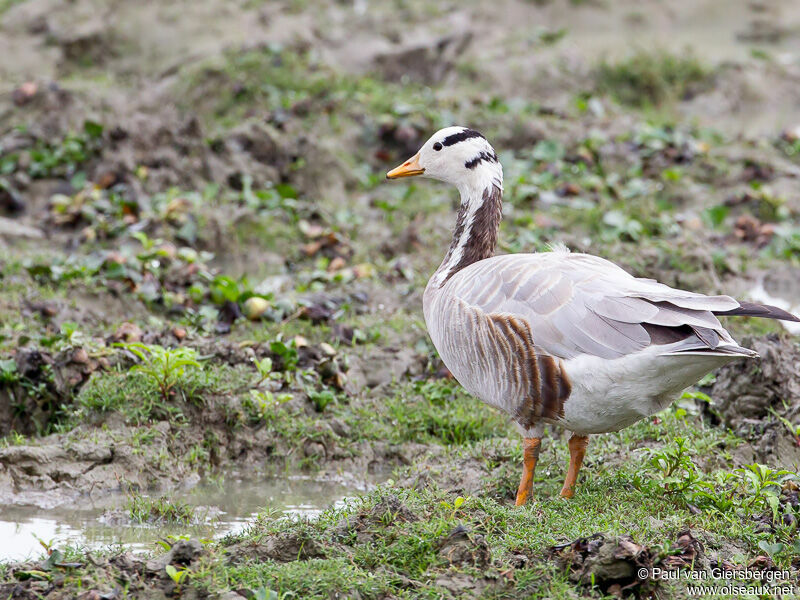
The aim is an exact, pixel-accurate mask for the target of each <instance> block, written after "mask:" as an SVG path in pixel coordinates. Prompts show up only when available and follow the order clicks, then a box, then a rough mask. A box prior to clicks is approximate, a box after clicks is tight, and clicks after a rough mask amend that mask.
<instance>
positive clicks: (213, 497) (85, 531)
mask: <svg viewBox="0 0 800 600" xmlns="http://www.w3.org/2000/svg"><path fill="white" fill-rule="evenodd" d="M367 487H368V484H367V483H366V482H365V483H364V484H363V486H358V485H357V486H355V488H354V486H353V485H352V483H348V484H347V485H345V484H344V483H341V482H332V481H319V480H314V479H308V478H280V479H278V478H273V479H266V480H260V481H225V482H224V483H221V484H218V485H217V484H201V485H198V486H197V487H195V488H193V489H191V490H188V491H183V492H171V493H169V494H168V497H169V498H170V499H172V500H181V501H183V502H186V503H187V504H189V505H191V506H196V507H200V508H199V509H198V510H197V511H196V514H198V515H200V517H201V519H199V520H200V521H201V522H203V521H204V523H203V524H198V525H159V526H148V525H130V524H123V525H120V524H113V522H114V521H113V519H108V518H107V516H108V515H113V514H123V513H124V511H119V512H115V513H114V512H110V511H114V509H122V508H124V506H125V504H126V501H127V497H126V496H125V495H124V494H116V495H112V496H106V497H104V498H103V499H102V500H99V501H97V502H92V501H91V500H90V499H88V498H86V499H81V500H79V501H78V502H76V503H74V504H72V505H67V506H60V507H58V508H54V509H49V510H48V509H42V508H37V507H32V506H0V561H6V560H15V561H16V560H25V559H28V558H38V557H40V556H41V555H42V553H43V552H44V548H43V546H42V544H41V543H40V541H39V540H41V541H42V542H44V543H46V544H51V545H52V546H53V547H56V548H57V547H61V546H64V545H65V544H77V545H82V546H87V547H90V548H104V547H109V546H117V545H119V544H123V545H124V546H125V547H126V548H128V549H131V550H134V551H140V552H144V551H149V550H154V549H156V545H155V542H156V541H157V540H159V539H163V538H165V537H166V536H167V535H190V536H192V537H198V538H215V537H221V536H223V535H225V534H227V533H232V532H237V531H241V530H242V529H244V528H245V527H247V525H248V523H250V522H251V521H252V520H253V518H254V517H255V516H256V515H257V514H258V513H259V512H263V511H265V510H270V511H277V512H279V513H283V514H285V515H287V516H291V517H315V516H317V515H318V514H320V513H321V512H322V511H323V510H324V509H326V508H328V507H330V506H332V505H336V504H339V503H341V502H343V499H344V498H345V497H346V496H353V495H355V494H356V493H357V492H358V491H363V490H364V489H366V488H367ZM159 495H160V494H152V495H151V496H153V497H158V496H159ZM104 515H106V517H104ZM202 517H205V518H202ZM109 521H110V522H109Z"/></svg>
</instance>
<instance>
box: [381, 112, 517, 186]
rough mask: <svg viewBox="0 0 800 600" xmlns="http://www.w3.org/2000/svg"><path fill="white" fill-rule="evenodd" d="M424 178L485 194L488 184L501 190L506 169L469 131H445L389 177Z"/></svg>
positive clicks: (475, 135) (439, 132)
mask: <svg viewBox="0 0 800 600" xmlns="http://www.w3.org/2000/svg"><path fill="white" fill-rule="evenodd" d="M414 175H422V176H424V177H430V178H431V179H438V180H439V181H444V182H446V183H450V184H452V185H455V186H456V187H458V188H459V189H460V190H462V192H463V191H465V189H467V188H473V189H477V190H479V192H480V191H482V190H483V189H485V188H486V187H487V186H488V185H489V184H493V185H495V186H497V187H498V188H499V189H502V186H503V169H502V167H501V166H500V162H499V161H498V160H497V154H495V151H494V148H492V146H491V144H490V143H489V142H488V141H487V140H486V138H485V137H483V136H482V135H481V134H480V133H478V132H477V131H475V130H474V129H469V128H467V127H460V126H456V127H445V128H444V129H440V130H439V131H437V132H436V133H434V134H433V135H432V136H431V137H430V139H429V140H428V141H427V142H425V143H424V144H423V145H422V148H420V149H419V152H417V153H416V154H415V155H414V156H412V157H411V158H409V159H408V160H407V161H405V162H404V163H403V164H401V165H400V166H398V167H396V168H394V169H392V170H391V171H389V172H388V173H387V174H386V177H387V178H388V179H397V178H399V177H412V176H414Z"/></svg>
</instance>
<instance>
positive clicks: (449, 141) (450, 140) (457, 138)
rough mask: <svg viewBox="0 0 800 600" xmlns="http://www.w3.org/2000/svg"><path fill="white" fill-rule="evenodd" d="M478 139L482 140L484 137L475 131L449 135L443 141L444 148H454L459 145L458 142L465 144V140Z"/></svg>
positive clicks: (466, 130) (467, 130)
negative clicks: (453, 146)
mask: <svg viewBox="0 0 800 600" xmlns="http://www.w3.org/2000/svg"><path fill="white" fill-rule="evenodd" d="M476 137H479V138H482V137H483V136H482V135H481V134H480V133H478V132H477V131H475V130H474V129H464V130H463V131H459V132H458V133H454V134H452V135H448V136H447V137H446V138H444V139H443V140H442V146H452V145H453V144H457V143H458V142H463V141H464V140H468V139H470V138H476ZM484 139H486V138H484Z"/></svg>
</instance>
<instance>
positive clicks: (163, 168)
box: [0, 0, 800, 600]
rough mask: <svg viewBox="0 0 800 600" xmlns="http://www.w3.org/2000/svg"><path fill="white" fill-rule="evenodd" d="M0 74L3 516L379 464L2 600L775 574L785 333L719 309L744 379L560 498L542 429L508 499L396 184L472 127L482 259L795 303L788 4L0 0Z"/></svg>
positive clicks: (799, 131) (509, 457)
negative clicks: (611, 272)
mask: <svg viewBox="0 0 800 600" xmlns="http://www.w3.org/2000/svg"><path fill="white" fill-rule="evenodd" d="M0 57H2V58H0V211H2V216H0V252H1V254H0V265H1V266H2V270H1V271H0V436H2V437H0V502H1V503H3V504H33V505H37V506H41V507H42V508H43V509H47V508H51V507H54V506H58V505H63V504H65V503H69V502H80V499H81V498H85V497H86V496H87V494H88V495H89V496H91V497H95V496H97V495H103V494H108V493H110V492H115V491H119V490H122V491H125V492H127V493H130V494H132V495H135V494H141V493H152V492H153V491H154V490H158V491H159V492H160V493H165V494H167V495H168V494H169V492H170V490H173V489H176V488H177V487H180V486H185V485H187V482H188V483H192V482H196V481H200V480H202V479H204V478H208V477H216V478H222V479H224V478H226V477H227V478H229V479H230V480H231V481H233V480H234V478H235V477H236V476H240V475H242V474H246V475H248V476H252V475H254V474H270V473H272V474H274V473H284V474H285V473H287V472H292V473H310V474H313V475H315V476H319V477H323V478H334V479H337V480H341V481H345V482H347V481H348V480H358V481H361V480H363V478H364V474H365V473H367V474H370V475H371V476H373V477H374V481H376V482H379V481H384V480H385V479H386V478H387V477H389V478H391V479H390V480H389V482H388V483H383V484H381V485H379V486H378V487H377V488H376V489H375V490H374V491H372V492H370V493H368V494H366V495H364V496H362V497H361V498H360V499H359V500H358V501H355V503H353V504H351V505H349V506H348V507H346V508H344V509H332V510H331V511H329V512H327V513H325V515H323V517H321V518H320V519H319V520H318V521H315V522H312V523H293V522H289V521H286V520H280V519H274V518H271V517H269V515H268V514H265V515H264V516H263V518H260V519H259V520H258V521H257V522H255V523H254V524H253V527H252V528H251V529H250V530H248V531H247V532H246V533H244V534H241V535H240V536H238V537H235V538H226V539H224V540H222V541H221V542H214V543H211V544H201V543H200V542H198V541H196V540H179V541H175V540H173V541H172V542H171V543H170V544H171V548H170V549H169V550H168V551H166V552H164V549H163V548H162V549H161V550H155V551H154V554H153V555H152V556H146V557H141V556H137V555H134V554H131V553H129V552H126V551H125V549H122V550H119V551H115V552H110V553H109V552H89V551H84V550H83V549H80V548H63V549H55V550H57V552H58V554H54V549H53V548H50V549H49V552H50V554H49V556H50V559H49V561H47V559H42V561H39V562H36V561H33V562H30V563H25V564H6V565H3V566H0V594H6V595H10V596H11V597H20V598H28V597H30V598H34V597H40V596H39V595H45V596H46V597H48V598H62V597H63V598H71V597H75V596H76V595H78V594H81V596H80V597H86V598H116V597H126V594H127V597H164V596H167V597H177V596H180V597H219V598H228V600H230V599H231V598H237V597H246V598H250V597H259V598H261V597H273V596H270V595H269V594H270V593H275V594H279V595H280V596H275V597H360V598H373V597H375V598H377V597H380V598H388V597H409V598H411V597H413V598H416V597H431V598H434V597H435V598H449V597H564V598H566V597H574V596H576V595H586V596H597V597H602V596H604V595H613V596H619V595H630V594H634V595H637V596H650V595H653V594H659V595H660V596H662V597H686V594H687V593H688V592H687V591H686V590H685V586H684V585H683V584H681V583H680V582H678V583H672V582H668V583H664V582H655V581H642V580H640V579H637V578H636V576H635V574H634V568H637V567H645V568H652V567H653V566H655V565H661V564H664V565H668V566H671V568H687V567H689V568H698V569H712V568H713V567H714V566H719V565H721V566H722V567H724V568H733V567H734V566H750V567H751V568H755V569H757V570H759V572H773V571H775V570H778V571H780V570H781V569H784V570H785V569H788V570H792V569H796V568H797V566H798V565H797V558H796V557H797V555H798V552H800V549H798V548H797V546H796V543H795V542H794V540H795V539H796V532H797V519H798V518H800V512H798V510H799V509H798V504H797V484H796V478H795V476H794V475H793V474H792V473H796V472H797V471H798V469H800V387H798V385H799V384H798V380H797V377H796V374H797V373H798V370H800V349H798V344H797V342H798V339H797V337H796V334H797V333H798V332H797V331H795V332H794V334H795V335H793V334H792V332H790V331H786V330H784V329H782V328H781V326H780V325H778V324H776V323H773V322H766V321H758V320H754V319H739V320H730V322H729V323H728V325H729V326H730V329H731V331H732V332H733V333H734V334H735V335H736V336H737V338H739V339H743V340H744V341H745V345H747V346H748V347H752V348H754V349H756V350H758V351H759V353H760V354H761V356H762V359H761V361H760V362H752V363H744V362H743V363H737V364H735V365H732V366H730V367H727V368H726V369H724V370H723V371H721V372H720V373H718V374H717V376H716V378H708V379H706V380H704V381H703V382H702V385H700V386H699V387H697V388H694V389H693V390H691V391H690V392H689V393H688V394H686V395H685V396H684V398H682V399H680V401H679V402H678V403H677V404H676V405H675V406H673V407H672V408H670V409H668V410H667V411H665V412H664V413H662V414H660V415H658V416H656V417H653V419H650V420H647V421H646V422H644V423H640V424H638V425H636V426H634V427H632V428H630V429H629V430H626V431H624V432H621V433H619V434H614V435H608V436H602V438H599V439H598V440H597V442H593V446H592V448H591V449H590V454H589V455H588V457H587V464H586V467H585V472H584V475H583V477H582V480H581V482H582V485H583V486H584V487H582V490H584V491H583V492H582V493H581V492H579V495H578V497H577V498H576V499H575V501H574V503H573V504H571V505H566V504H564V503H562V502H561V501H559V500H558V499H557V497H556V496H557V491H558V488H559V487H560V479H561V478H562V477H563V472H564V468H563V464H564V462H565V460H566V459H565V456H566V451H565V445H564V442H563V439H562V433H561V432H560V431H557V430H556V431H552V432H551V434H552V438H553V439H552V440H551V441H549V443H548V446H549V448H548V449H546V453H548V456H547V457H546V458H545V459H543V465H542V467H541V468H540V469H539V472H538V473H537V481H536V492H535V495H537V498H536V500H534V502H533V504H532V505H531V506H529V507H527V508H525V509H522V510H515V509H514V508H513V506H512V505H513V498H514V492H515V487H516V482H517V481H516V478H517V477H518V469H519V462H520V457H521V451H520V446H519V440H518V438H517V436H516V434H515V432H514V429H513V427H511V425H510V424H509V423H508V422H507V421H506V420H504V419H503V418H502V417H501V416H499V415H498V414H496V413H494V412H493V411H491V410H490V409H488V408H486V407H484V406H482V405H481V404H480V403H479V402H477V401H475V400H474V399H471V398H469V397H467V396H466V395H465V394H464V393H463V392H461V391H460V390H459V388H458V386H457V385H456V384H455V383H454V382H453V381H452V379H450V378H449V374H448V373H447V371H446V369H445V368H444V367H443V365H442V364H441V361H440V360H439V359H438V357H437V356H436V353H435V351H434V349H433V348H432V346H431V344H430V342H429V340H428V338H427V335H426V333H425V328H424V323H423V321H422V315H421V293H422V290H423V289H424V285H425V282H426V280H427V277H428V276H429V274H430V273H432V271H433V270H434V269H435V267H436V265H437V264H438V261H439V260H440V257H441V256H442V255H443V253H444V249H445V248H446V245H447V243H448V239H449V234H450V231H451V227H452V223H453V221H454V208H455V204H454V203H455V199H454V193H453V192H452V190H446V189H444V188H442V187H441V186H438V185H434V184H431V183H425V182H416V181H412V182H411V183H409V184H405V183H398V184H387V183H385V182H384V180H383V175H384V173H385V171H386V170H387V169H388V168H391V167H392V166H394V165H395V164H397V163H398V162H400V161H402V160H404V159H405V158H407V157H408V156H409V155H410V154H413V152H415V151H416V149H417V147H418V146H419V145H420V144H421V143H422V142H423V141H424V140H425V139H427V137H428V136H429V135H430V134H431V133H432V132H433V131H435V130H436V129H437V128H439V127H442V126H446V125H450V124H453V123H458V124H466V125H469V126H471V127H474V128H476V129H479V130H481V131H482V132H483V133H484V134H485V135H486V136H487V137H488V138H489V139H490V140H491V141H492V142H493V144H494V146H495V148H496V149H497V151H498V154H499V156H500V159H501V162H502V163H503V167H504V172H505V188H506V189H505V199H506V208H505V219H504V223H503V226H502V229H501V234H500V246H501V251H503V252H521V251H535V250H544V249H546V248H547V246H548V244H551V243H554V242H564V243H566V244H567V245H569V246H570V247H571V248H573V249H575V250H579V251H588V252H592V253H595V254H599V255H601V256H604V257H607V258H610V259H612V260H615V261H617V262H618V263H619V264H621V265H622V266H624V267H625V268H626V269H628V270H629V271H631V272H632V273H634V274H636V275H639V276H647V277H654V278H657V279H659V280H661V281H663V282H665V283H668V284H671V285H679V286H683V287H686V288H689V289H693V290H697V291H701V292H707V293H730V294H732V295H736V296H738V297H741V298H747V297H752V298H753V299H756V300H760V301H766V300H767V299H768V300H769V301H770V302H772V303H777V304H781V305H782V306H784V307H786V308H792V307H795V308H796V307H797V306H798V305H800V298H798V295H797V286H796V282H797V281H798V280H800V264H799V263H800V225H798V220H797V219H798V214H800V192H798V181H797V180H798V177H799V176H800V109H798V107H800V86H798V81H800V10H798V7H797V6H795V5H794V4H792V3H791V2H788V1H786V2H773V3H759V2H750V3H746V2H735V3H717V2H711V1H707V2H677V3H670V4H669V5H665V4H663V3H656V2H646V3H644V4H643V3H641V2H614V3H610V2H592V1H589V2H577V1H573V2H567V1H566V0H550V1H547V0H544V1H536V2H523V1H518V2H514V1H511V0H508V1H502V2H499V3H497V2H496V3H492V4H491V5H487V4H485V3H478V2H459V3H455V2H453V3H434V4H432V3H425V2H416V1H413V0H412V1H409V2H392V3H385V4H381V5H374V4H371V3H365V2H358V1H356V2H324V1H323V2H319V3H311V2H304V1H302V0H287V1H282V2H252V1H249V0H248V1H246V2H245V1H242V2H238V1H237V2H219V1H217V0H203V1H202V2H194V3H191V4H188V3H186V4H184V3H177V4H176V3H172V4H166V3H164V4H162V3H111V4H109V3H106V2H93V1H91V0H75V1H74V2H70V3H60V2H55V1H53V0H49V1H48V0H46V1H39V0H10V1H9V0H6V1H5V2H3V0H0ZM765 294H766V295H767V296H768V298H767V299H765V298H764V295H765ZM170 360H171V361H173V362H172V364H173V365H174V364H175V361H176V360H178V361H180V360H183V361H184V363H183V364H182V366H181V365H180V364H179V366H177V367H168V366H165V364H167V363H166V362H165V361H170ZM681 444H683V446H682V445H681ZM682 448H683V450H682ZM659 453H661V454H659ZM670 453H672V454H670ZM670 457H671V458H670ZM670 460H672V461H673V462H674V465H673V466H672V467H669V466H668V467H664V465H665V464H670V465H671V464H673V463H671V462H670ZM759 464H760V465H766V467H764V468H767V467H768V468H769V469H771V471H768V472H765V471H759V470H758V469H757V468H755V467H753V468H750V467H748V465H759ZM748 471H749V472H750V473H753V475H752V476H751V475H747V472H748ZM678 476H679V477H678ZM675 477H678V479H677V480H675ZM681 482H683V483H681ZM687 482H688V483H687ZM231 493H235V490H233V489H232V491H231ZM704 494H705V495H704ZM457 498H461V502H463V505H462V504H459V505H458V506H456V503H457ZM465 498H466V500H464V499H465ZM609 502H610V504H609ZM609 506H615V507H618V508H617V510H616V511H611V512H613V513H614V515H613V516H608V515H607V513H608V512H609V510H610V509H609ZM170 544H167V546H170ZM54 556H55V558H53V557H54ZM168 565H170V566H173V567H175V568H176V569H178V570H181V569H184V568H185V569H187V571H186V573H189V575H188V576H187V578H186V579H185V580H178V581H176V580H175V579H174V578H171V577H170V576H169V575H168V573H167V571H166V567H167V566H168ZM792 573H793V575H792V577H793V578H794V580H795V583H797V582H796V577H797V575H796V571H792ZM260 594H261V595H260ZM292 594H293V595H294V596H292Z"/></svg>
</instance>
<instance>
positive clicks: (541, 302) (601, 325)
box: [443, 252, 739, 360]
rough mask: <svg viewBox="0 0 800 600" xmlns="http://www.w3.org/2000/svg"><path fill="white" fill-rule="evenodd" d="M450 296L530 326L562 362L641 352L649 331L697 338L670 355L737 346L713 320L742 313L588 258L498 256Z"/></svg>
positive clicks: (456, 281) (451, 288) (728, 302)
mask: <svg viewBox="0 0 800 600" xmlns="http://www.w3.org/2000/svg"><path fill="white" fill-rule="evenodd" d="M443 291H444V292H445V293H446V294H451V295H453V296H454V297H456V298H458V299H460V300H462V301H463V302H464V303H466V304H467V305H470V306H474V307H476V308H479V309H480V310H481V312H483V313H484V314H487V315H501V316H511V317H515V318H522V319H524V320H525V321H526V322H527V323H528V324H529V326H530V329H531V333H532V337H533V343H534V345H535V346H536V347H537V348H539V349H541V351H543V352H545V353H546V354H549V355H551V356H554V357H558V358H564V359H569V358H573V357H575V356H578V355H580V354H590V355H593V356H599V357H602V358H609V359H613V358H617V357H620V356H624V355H627V354H631V353H633V352H637V351H639V350H642V349H644V348H646V347H647V346H649V345H651V344H652V343H654V342H653V338H652V337H651V335H650V334H649V333H648V330H647V328H646V326H647V325H657V326H664V327H670V328H679V330H680V331H682V332H683V334H682V335H686V336H689V337H690V338H691V340H683V341H681V342H676V343H673V344H672V345H667V346H665V352H673V351H675V350H676V348H678V346H676V344H678V343H680V347H681V348H687V349H688V348H691V349H693V350H701V349H702V348H708V349H715V348H717V347H718V346H720V345H721V344H726V345H733V346H736V343H735V342H734V341H733V339H732V338H731V337H730V335H729V334H728V333H727V332H726V331H725V329H724V328H723V327H722V326H721V325H720V322H719V320H718V319H717V317H716V316H715V315H714V314H713V312H714V311H726V310H732V309H734V308H736V307H738V306H739V303H738V302H737V301H736V300H734V299H733V298H730V297H729V296H704V295H702V294H697V293H694V292H687V291H683V290H677V289H674V288H671V287H669V286H666V285H664V284H661V283H658V282H657V281H654V280H652V279H638V278H635V277H633V276H632V275H630V274H629V273H627V272H626V271H624V270H623V269H621V268H620V267H618V266H617V265H615V264H613V263H611V262H608V261H606V260H603V259H601V258H598V257H594V256H589V255H586V254H569V253H563V252H549V253H541V254H512V255H506V256H496V257H493V258H489V259H486V260H483V261H480V262H478V263H475V264H474V265H471V266H470V267H467V268H465V269H463V270H461V271H459V272H458V273H457V274H456V275H455V276H453V277H452V278H451V279H450V281H449V282H448V283H447V284H446V289H445V290H443ZM491 337H492V343H493V344H494V345H495V347H494V348H492V351H494V352H496V353H497V354H498V355H499V356H501V357H502V358H503V360H506V359H508V354H509V352H510V350H511V349H510V348H508V347H506V346H503V345H502V343H501V342H499V340H498V338H502V337H503V336H501V335H499V332H497V331H494V332H493V334H492V336H491ZM498 343H501V346H497V344H498ZM736 347H738V346H736Z"/></svg>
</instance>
